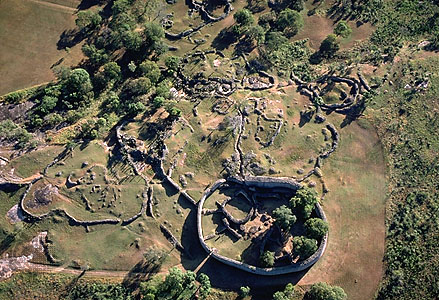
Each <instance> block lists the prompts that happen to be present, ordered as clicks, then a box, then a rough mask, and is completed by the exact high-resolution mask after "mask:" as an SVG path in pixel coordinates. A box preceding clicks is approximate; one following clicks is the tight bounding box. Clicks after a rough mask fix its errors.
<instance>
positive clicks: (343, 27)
mask: <svg viewBox="0 0 439 300" xmlns="http://www.w3.org/2000/svg"><path fill="white" fill-rule="evenodd" d="M334 33H335V34H336V35H338V36H341V37H344V38H347V37H349V36H350V35H351V33H352V29H351V27H350V26H349V25H348V23H347V22H346V21H340V22H339V23H338V24H337V26H335V28H334Z"/></svg>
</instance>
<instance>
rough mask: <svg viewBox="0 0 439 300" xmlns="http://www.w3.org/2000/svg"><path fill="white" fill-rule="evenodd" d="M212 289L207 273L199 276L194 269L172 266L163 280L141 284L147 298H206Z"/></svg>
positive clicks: (141, 291)
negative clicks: (187, 269)
mask: <svg viewBox="0 0 439 300" xmlns="http://www.w3.org/2000/svg"><path fill="white" fill-rule="evenodd" d="M210 289H211V284H210V280H209V277H208V276H207V275H205V274H203V273H202V274H200V275H198V278H197V276H196V275H195V273H194V272H192V271H186V272H183V271H182V270H180V269H178V268H171V269H170V270H169V274H168V275H167V276H166V277H165V279H164V280H163V281H160V280H159V279H158V280H157V279H156V280H152V281H149V282H144V283H142V284H141V286H140V294H141V295H143V299H147V300H166V299H177V300H189V299H194V297H198V299H205V298H206V297H207V296H208V295H209V293H210Z"/></svg>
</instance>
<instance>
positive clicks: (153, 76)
mask: <svg viewBox="0 0 439 300" xmlns="http://www.w3.org/2000/svg"><path fill="white" fill-rule="evenodd" d="M139 70H140V73H141V74H142V76H145V77H147V78H149V80H151V82H152V83H154V84H156V83H157V82H158V81H159V79H160V76H161V72H160V69H159V66H157V64H156V63H155V62H153V61H150V60H145V61H144V62H142V63H141V64H140V66H139Z"/></svg>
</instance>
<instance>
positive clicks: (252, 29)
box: [231, 8, 303, 47]
mask: <svg viewBox="0 0 439 300" xmlns="http://www.w3.org/2000/svg"><path fill="white" fill-rule="evenodd" d="M233 18H234V19H235V25H233V26H232V28H231V30H232V32H233V34H234V35H235V36H237V37H241V36H245V38H244V40H243V41H244V42H246V43H248V44H249V45H250V47H253V46H254V45H255V44H256V45H259V46H260V45H263V44H264V42H265V40H266V37H267V34H269V33H270V32H278V33H280V34H281V35H282V36H286V37H292V36H294V35H295V34H297V33H298V32H299V30H300V29H301V28H302V27H303V18H302V16H301V15H300V13H299V12H298V11H296V10H293V9H290V8H286V9H284V10H282V11H280V12H279V13H276V12H274V11H272V12H270V13H268V14H265V15H262V16H261V17H260V18H259V22H258V24H256V25H255V24H254V23H255V18H254V16H253V13H252V12H251V11H250V10H248V9H245V8H244V9H241V10H238V11H237V12H236V13H235V14H234V15H233Z"/></svg>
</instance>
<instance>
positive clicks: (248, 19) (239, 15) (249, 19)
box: [233, 8, 255, 27]
mask: <svg viewBox="0 0 439 300" xmlns="http://www.w3.org/2000/svg"><path fill="white" fill-rule="evenodd" d="M233 18H234V19H235V21H236V23H237V24H238V25H239V26H240V27H247V26H250V25H251V24H253V23H254V21H255V19H254V17H253V14H252V12H251V11H249V10H248V9H245V8H243V9H240V10H238V11H237V12H236V13H235V14H234V15H233Z"/></svg>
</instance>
